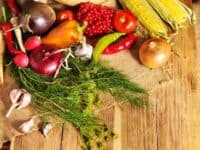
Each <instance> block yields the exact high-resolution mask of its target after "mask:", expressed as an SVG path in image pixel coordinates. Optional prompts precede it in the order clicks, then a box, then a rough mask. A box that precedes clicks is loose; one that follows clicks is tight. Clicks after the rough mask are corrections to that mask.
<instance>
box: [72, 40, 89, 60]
mask: <svg viewBox="0 0 200 150" xmlns="http://www.w3.org/2000/svg"><path fill="white" fill-rule="evenodd" d="M92 52H93V47H92V45H90V44H88V43H86V38H85V37H84V38H83V40H82V42H81V46H79V47H78V48H77V49H76V51H75V56H76V57H79V58H81V59H82V60H88V59H91V58H92Z"/></svg>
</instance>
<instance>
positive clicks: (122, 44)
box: [103, 33, 137, 55]
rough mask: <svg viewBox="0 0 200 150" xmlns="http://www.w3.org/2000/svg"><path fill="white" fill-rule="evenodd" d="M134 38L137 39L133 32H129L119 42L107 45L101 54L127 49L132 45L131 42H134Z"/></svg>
mask: <svg viewBox="0 0 200 150" xmlns="http://www.w3.org/2000/svg"><path fill="white" fill-rule="evenodd" d="M136 40H137V36H136V35H134V34H133V33H129V34H128V35H126V36H125V37H124V38H123V39H122V40H120V41H119V42H116V43H114V44H111V45H110V46H108V47H107V48H106V49H105V50H104V51H103V54H106V55H110V54H115V53H118V52H120V51H122V50H127V49H129V48H131V47H132V46H133V44H134V43H135V42H136Z"/></svg>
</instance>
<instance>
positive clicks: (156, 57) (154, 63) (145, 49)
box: [139, 39, 171, 68]
mask: <svg viewBox="0 0 200 150" xmlns="http://www.w3.org/2000/svg"><path fill="white" fill-rule="evenodd" d="M170 56H171V46H170V45H169V44H168V43H167V42H166V41H165V40H163V39H149V40H147V41H145V42H144V43H143V44H142V46H141V48H140V50H139V57H140V61H141V62H142V63H143V64H144V65H145V66H147V67H149V68H159V67H161V66H163V65H165V64H166V63H167V61H168V60H169V58H170Z"/></svg>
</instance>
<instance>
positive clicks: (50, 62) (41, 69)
mask: <svg viewBox="0 0 200 150" xmlns="http://www.w3.org/2000/svg"><path fill="white" fill-rule="evenodd" d="M55 50H56V48H54V47H50V46H44V45H41V46H40V47H38V48H36V49H34V50H33V51H32V52H31V54H30V61H29V65H30V67H31V68H32V69H33V70H34V71H35V72H37V73H39V74H43V75H47V76H51V75H53V74H54V73H55V72H56V71H57V69H58V68H59V66H60V64H61V63H62V60H63V57H64V55H63V53H60V52H59V53H55V52H56V51H55Z"/></svg>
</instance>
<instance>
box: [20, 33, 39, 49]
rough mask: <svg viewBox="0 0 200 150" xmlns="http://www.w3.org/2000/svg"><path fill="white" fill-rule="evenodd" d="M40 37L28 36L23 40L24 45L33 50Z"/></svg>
mask: <svg viewBox="0 0 200 150" xmlns="http://www.w3.org/2000/svg"><path fill="white" fill-rule="evenodd" d="M41 43H42V41H41V38H40V37H39V36H37V35H35V36H31V37H29V38H28V39H27V40H26V41H25V42H24V47H25V49H26V50H33V49H35V48H37V47H39V46H40V45H41Z"/></svg>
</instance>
